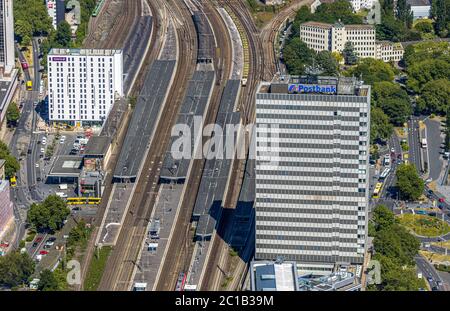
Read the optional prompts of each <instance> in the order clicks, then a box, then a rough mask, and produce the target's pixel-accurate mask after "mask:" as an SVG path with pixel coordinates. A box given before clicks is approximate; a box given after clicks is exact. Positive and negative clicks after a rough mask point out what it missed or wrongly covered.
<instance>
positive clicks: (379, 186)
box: [373, 182, 383, 199]
mask: <svg viewBox="0 0 450 311" xmlns="http://www.w3.org/2000/svg"><path fill="white" fill-rule="evenodd" d="M382 189H383V183H382V182H379V183H377V184H376V185H375V190H374V191H373V197H374V198H375V199H378V198H379V197H380V195H381V190H382Z"/></svg>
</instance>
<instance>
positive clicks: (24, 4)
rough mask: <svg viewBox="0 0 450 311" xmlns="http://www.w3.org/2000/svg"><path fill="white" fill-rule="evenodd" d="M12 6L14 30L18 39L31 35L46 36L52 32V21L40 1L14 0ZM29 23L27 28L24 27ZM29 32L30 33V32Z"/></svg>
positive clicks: (43, 3) (42, 2)
mask: <svg viewBox="0 0 450 311" xmlns="http://www.w3.org/2000/svg"><path fill="white" fill-rule="evenodd" d="M13 5H14V20H15V21H16V22H15V26H16V27H17V26H18V27H19V29H15V30H16V32H18V33H19V35H20V38H22V39H23V38H24V36H28V37H29V38H31V37H32V36H33V35H38V34H41V35H46V34H48V33H50V31H52V29H53V26H52V19H51V18H50V16H49V15H48V14H47V7H46V5H45V2H44V1H41V0H15V1H14V2H13ZM26 22H28V23H29V26H28V25H26ZM30 30H31V31H30Z"/></svg>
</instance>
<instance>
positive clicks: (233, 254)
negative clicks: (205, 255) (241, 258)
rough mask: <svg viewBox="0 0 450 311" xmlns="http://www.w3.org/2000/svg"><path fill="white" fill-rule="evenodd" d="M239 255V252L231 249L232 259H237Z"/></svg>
mask: <svg viewBox="0 0 450 311" xmlns="http://www.w3.org/2000/svg"><path fill="white" fill-rule="evenodd" d="M238 254H239V253H238V252H237V251H235V250H234V249H232V248H230V256H231V257H236V256H237V255H238Z"/></svg>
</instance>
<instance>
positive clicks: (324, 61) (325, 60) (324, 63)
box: [314, 51, 339, 76]
mask: <svg viewBox="0 0 450 311" xmlns="http://www.w3.org/2000/svg"><path fill="white" fill-rule="evenodd" d="M314 59H315V62H316V64H317V65H318V66H319V67H320V68H321V69H322V70H323V73H322V74H323V75H327V76H337V75H338V73H339V64H338V62H337V61H336V58H334V56H333V54H331V52H329V51H321V52H319V53H317V55H316V56H315V57H314Z"/></svg>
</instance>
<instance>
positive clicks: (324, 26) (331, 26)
mask: <svg viewBox="0 0 450 311" xmlns="http://www.w3.org/2000/svg"><path fill="white" fill-rule="evenodd" d="M300 26H311V27H321V28H326V29H331V28H333V25H332V24H327V23H320V22H306V23H302V24H301V25H300Z"/></svg>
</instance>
